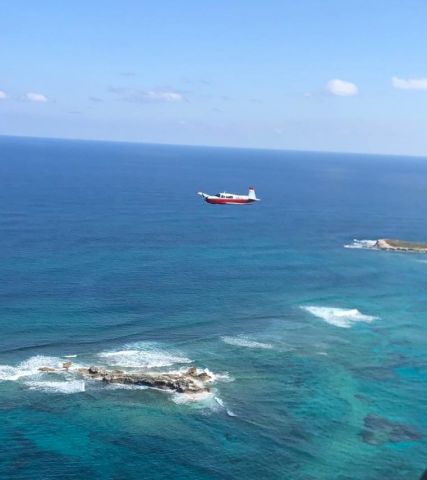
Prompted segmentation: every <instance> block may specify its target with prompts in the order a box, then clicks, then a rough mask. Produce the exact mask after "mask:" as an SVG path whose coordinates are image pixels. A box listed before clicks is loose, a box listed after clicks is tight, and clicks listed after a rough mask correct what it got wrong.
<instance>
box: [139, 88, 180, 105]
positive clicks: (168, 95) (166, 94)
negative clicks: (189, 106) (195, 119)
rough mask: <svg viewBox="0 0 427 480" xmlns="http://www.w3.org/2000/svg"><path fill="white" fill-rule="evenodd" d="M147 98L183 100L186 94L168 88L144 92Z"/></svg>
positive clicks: (152, 99)
mask: <svg viewBox="0 0 427 480" xmlns="http://www.w3.org/2000/svg"><path fill="white" fill-rule="evenodd" d="M144 96H145V98H146V99H147V100H150V101H154V102H182V101H183V100H184V95H182V94H181V93H179V92H174V91H167V90H150V91H148V92H145V93H144Z"/></svg>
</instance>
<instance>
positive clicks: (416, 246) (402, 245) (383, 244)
mask: <svg viewBox="0 0 427 480" xmlns="http://www.w3.org/2000/svg"><path fill="white" fill-rule="evenodd" d="M372 248H377V249H379V250H396V251H399V252H418V253H427V243H420V242H408V241H406V240H390V239H384V238H380V239H379V240H377V241H376V242H375V244H374V246H373V247H372Z"/></svg>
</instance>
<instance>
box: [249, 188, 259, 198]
mask: <svg viewBox="0 0 427 480" xmlns="http://www.w3.org/2000/svg"><path fill="white" fill-rule="evenodd" d="M248 197H249V198H250V199H251V200H258V198H256V193H255V188H254V187H249V192H248Z"/></svg>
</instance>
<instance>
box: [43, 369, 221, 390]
mask: <svg viewBox="0 0 427 480" xmlns="http://www.w3.org/2000/svg"><path fill="white" fill-rule="evenodd" d="M70 367H71V365H65V364H64V366H63V368H64V369H66V370H67V371H68V370H69V369H70ZM39 370H40V371H41V372H55V371H57V369H55V368H50V367H40V368H39ZM76 371H77V372H78V373H79V374H80V375H82V376H83V377H86V378H93V379H98V380H102V381H104V382H105V383H120V384H124V385H141V386H145V387H152V388H159V389H162V390H170V391H173V392H178V393H203V392H208V391H209V388H208V387H207V386H206V385H205V384H206V382H209V381H211V380H212V377H211V376H210V375H209V374H208V373H206V372H201V373H198V371H197V369H196V368H195V367H191V368H189V369H188V370H186V371H183V372H171V373H158V372H124V371H122V370H111V371H108V370H105V369H104V368H101V367H97V366H94V365H93V366H90V367H88V368H86V367H82V368H79V369H77V370H76Z"/></svg>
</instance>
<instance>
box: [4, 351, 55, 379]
mask: <svg viewBox="0 0 427 480" xmlns="http://www.w3.org/2000/svg"><path fill="white" fill-rule="evenodd" d="M62 364H63V361H62V360H61V359H60V358H58V357H46V356H44V355H36V356H34V357H31V358H29V359H28V360H25V361H23V362H21V363H19V364H18V365H17V366H16V367H13V366H11V365H0V381H4V380H10V381H16V380H19V379H21V378H26V377H31V376H33V375H38V374H40V371H39V368H41V367H49V368H60V367H62Z"/></svg>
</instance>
